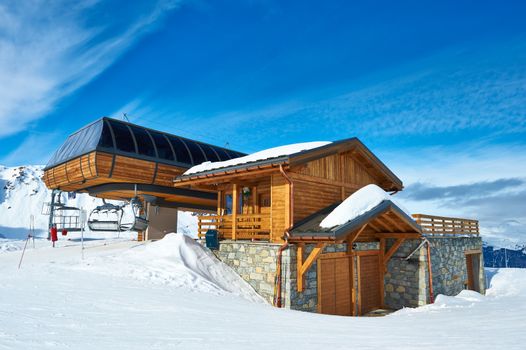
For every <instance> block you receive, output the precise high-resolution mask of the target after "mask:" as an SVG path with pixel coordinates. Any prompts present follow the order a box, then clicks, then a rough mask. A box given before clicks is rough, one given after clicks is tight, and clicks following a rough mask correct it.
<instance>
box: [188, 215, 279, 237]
mask: <svg viewBox="0 0 526 350" xmlns="http://www.w3.org/2000/svg"><path fill="white" fill-rule="evenodd" d="M197 218H198V223H197V227H198V229H197V234H198V237H199V238H203V237H204V236H205V234H206V232H207V231H208V230H216V231H218V233H219V238H221V239H233V237H234V236H235V239H242V240H245V239H249V240H268V239H270V215H263V214H237V215H236V226H235V232H234V230H233V228H232V215H200V216H198V217H197Z"/></svg>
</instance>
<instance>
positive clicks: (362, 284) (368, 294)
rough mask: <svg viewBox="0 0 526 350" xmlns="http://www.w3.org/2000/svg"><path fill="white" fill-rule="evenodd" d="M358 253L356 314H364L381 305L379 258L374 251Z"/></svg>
mask: <svg viewBox="0 0 526 350" xmlns="http://www.w3.org/2000/svg"><path fill="white" fill-rule="evenodd" d="M360 253H362V254H360V255H358V259H357V264H358V266H357V268H358V314H360V315H364V314H366V313H368V312H370V311H373V310H376V309H379V308H381V307H382V305H381V304H382V301H381V295H380V293H381V289H380V260H379V258H378V253H377V252H376V251H371V252H360Z"/></svg>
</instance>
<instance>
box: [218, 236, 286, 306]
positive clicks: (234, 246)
mask: <svg viewBox="0 0 526 350" xmlns="http://www.w3.org/2000/svg"><path fill="white" fill-rule="evenodd" d="M279 247H280V244H273V243H259V242H249V241H221V242H220V244H219V250H216V251H214V253H215V254H216V256H217V257H218V259H219V260H221V261H223V262H224V263H225V264H227V265H228V266H230V267H231V268H232V269H233V270H234V271H236V272H237V273H238V274H239V275H240V276H241V278H243V279H244V280H245V281H246V282H248V283H249V284H250V285H251V286H252V287H253V288H254V290H255V291H256V292H257V293H258V294H259V295H261V296H262V297H263V298H265V300H267V301H268V302H269V303H270V304H272V302H273V299H274V286H275V278H276V257H277V254H278V249H279ZM287 255H288V252H287V251H284V253H283V260H285V259H287V258H288V257H287Z"/></svg>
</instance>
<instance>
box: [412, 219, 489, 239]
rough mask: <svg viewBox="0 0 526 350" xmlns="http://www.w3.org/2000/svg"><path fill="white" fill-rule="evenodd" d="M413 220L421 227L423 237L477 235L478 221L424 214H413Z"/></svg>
mask: <svg viewBox="0 0 526 350" xmlns="http://www.w3.org/2000/svg"><path fill="white" fill-rule="evenodd" d="M413 218H414V219H415V221H416V222H417V224H419V225H420V227H422V233H423V234H425V235H435V236H449V235H475V236H478V235H479V222H478V220H471V219H461V218H450V217H444V216H433V215H426V214H413Z"/></svg>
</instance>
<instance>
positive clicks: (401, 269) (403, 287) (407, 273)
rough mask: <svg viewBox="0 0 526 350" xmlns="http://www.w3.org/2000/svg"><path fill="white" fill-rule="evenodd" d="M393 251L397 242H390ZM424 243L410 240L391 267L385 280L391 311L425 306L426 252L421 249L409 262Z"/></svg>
mask: <svg viewBox="0 0 526 350" xmlns="http://www.w3.org/2000/svg"><path fill="white" fill-rule="evenodd" d="M386 243H387V244H386V247H387V249H389V248H390V247H391V246H392V245H393V243H394V240H391V239H389V240H387V242H386ZM421 243H422V241H421V240H419V239H412V240H406V241H404V243H402V245H401V246H400V248H398V250H397V251H396V252H395V253H394V255H393V256H392V257H391V259H390V260H389V263H388V264H387V272H386V274H385V276H384V291H385V296H384V304H385V305H386V306H387V307H389V308H391V309H401V308H403V307H417V306H421V305H425V304H426V303H427V301H428V296H427V265H426V264H427V258H426V257H427V255H426V248H425V247H423V248H420V249H419V250H418V251H416V252H415V253H414V254H413V255H412V256H411V258H409V259H408V260H405V258H406V257H407V256H408V255H409V254H411V253H412V252H413V251H414V250H415V249H416V248H418V246H419V245H420V244H421Z"/></svg>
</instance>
